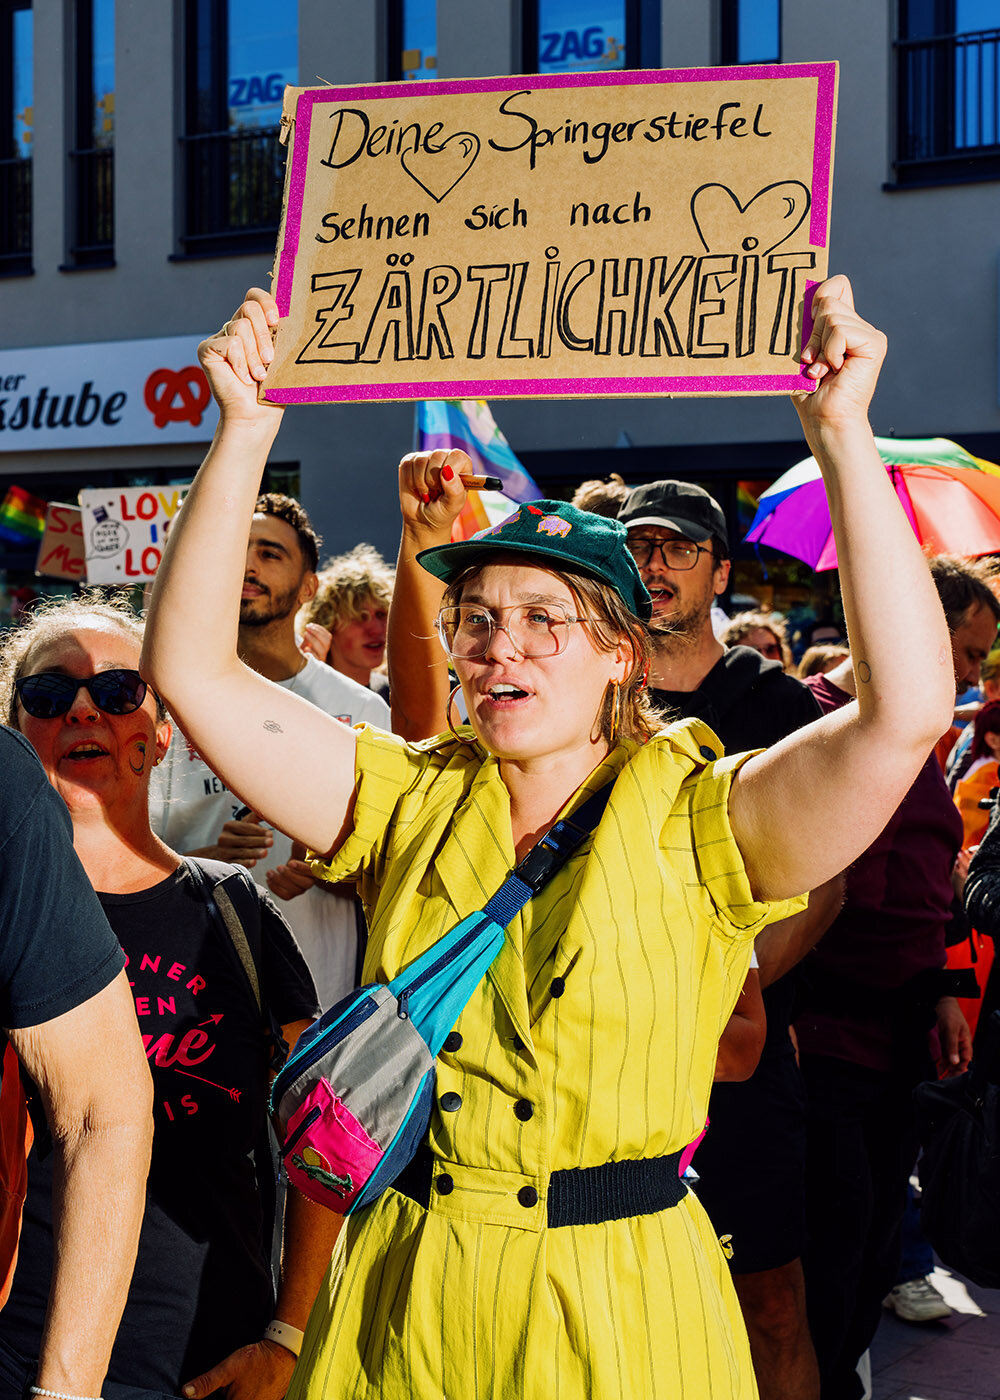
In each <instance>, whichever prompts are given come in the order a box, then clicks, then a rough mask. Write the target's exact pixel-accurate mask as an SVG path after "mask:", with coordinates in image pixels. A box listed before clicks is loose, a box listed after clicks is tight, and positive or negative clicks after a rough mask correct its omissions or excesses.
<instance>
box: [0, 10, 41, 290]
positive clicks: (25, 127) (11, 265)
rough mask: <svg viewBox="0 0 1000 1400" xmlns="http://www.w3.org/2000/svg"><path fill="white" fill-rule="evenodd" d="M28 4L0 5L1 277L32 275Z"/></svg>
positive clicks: (31, 79) (31, 88)
mask: <svg viewBox="0 0 1000 1400" xmlns="http://www.w3.org/2000/svg"><path fill="white" fill-rule="evenodd" d="M32 21H33V15H32V12H31V6H30V4H29V3H28V0H0V108H2V110H0V275H5V276H13V275H15V274H20V273H25V272H30V271H31V135H32V131H31V127H32V121H33V111H32V104H33V101H34V76H33V67H32V65H33V61H34V42H33V41H34V30H33V27H32Z"/></svg>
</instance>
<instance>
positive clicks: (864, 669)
mask: <svg viewBox="0 0 1000 1400" xmlns="http://www.w3.org/2000/svg"><path fill="white" fill-rule="evenodd" d="M854 669H855V670H856V671H857V673H858V680H859V681H863V682H864V683H865V685H867V684H868V682H869V681H870V680H871V678H872V668H871V667H870V666H869V665H868V662H867V661H859V662H858V664H857V666H855V668H854Z"/></svg>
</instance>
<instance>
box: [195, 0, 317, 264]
mask: <svg viewBox="0 0 1000 1400" xmlns="http://www.w3.org/2000/svg"><path fill="white" fill-rule="evenodd" d="M185 17H186V33H185V43H186V76H187V87H186V132H185V135H184V137H183V138H182V144H183V148H184V179H185V209H184V230H183V232H182V234H181V243H182V245H183V247H184V251H185V253H235V252H256V251H261V250H266V249H267V248H269V247H270V246H272V245H273V243H274V239H275V236H276V234H277V230H278V223H279V220H280V218H281V196H282V186H283V180H284V165H285V148H284V147H283V146H281V145H280V144H279V142H278V139H277V137H278V128H279V125H280V122H281V102H282V96H283V93H284V89H285V86H286V84H289V83H291V84H294V83H296V82H297V81H298V29H297V24H296V19H295V8H294V6H291V5H275V4H274V3H273V0H238V3H236V2H235V0H234V3H229V0H186V16H185Z"/></svg>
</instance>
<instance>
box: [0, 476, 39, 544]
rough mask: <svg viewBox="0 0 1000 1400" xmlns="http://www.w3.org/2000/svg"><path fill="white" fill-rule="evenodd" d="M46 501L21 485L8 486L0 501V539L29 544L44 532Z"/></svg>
mask: <svg viewBox="0 0 1000 1400" xmlns="http://www.w3.org/2000/svg"><path fill="white" fill-rule="evenodd" d="M46 506H47V502H46V501H43V500H42V498H41V497H40V496H33V495H32V494H31V492H30V491H25V489H24V487H23V486H10V487H8V488H7V494H6V496H4V498H3V502H2V503H0V539H5V540H11V541H12V542H13V543H14V544H31V543H32V542H37V541H38V540H40V539H41V538H42V536H43V535H44V534H45V510H46Z"/></svg>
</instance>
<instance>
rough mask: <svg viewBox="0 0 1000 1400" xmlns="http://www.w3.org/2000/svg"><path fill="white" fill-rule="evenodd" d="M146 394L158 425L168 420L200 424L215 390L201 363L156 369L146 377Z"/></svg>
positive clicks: (170, 421) (169, 421) (161, 426)
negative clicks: (179, 367)
mask: <svg viewBox="0 0 1000 1400" xmlns="http://www.w3.org/2000/svg"><path fill="white" fill-rule="evenodd" d="M143 398H144V400H145V403H146V407H147V408H148V409H149V411H150V413H151V414H152V415H153V422H154V423H155V424H156V426H157V427H158V428H165V427H166V426H167V424H168V423H190V424H191V426H192V428H197V427H198V425H199V423H200V422H201V419H202V415H203V414H204V412H205V409H206V408H207V407H208V401H209V399H210V398H211V394H210V393H209V388H208V380H207V379H206V378H205V371H204V370H203V369H202V368H201V366H200V365H185V366H184V368H183V369H179V370H173V369H154V370H153V373H152V374H151V375H150V376H149V378H148V379H147V380H146V387H145V389H144V390H143ZM178 400H179V402H178Z"/></svg>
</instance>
